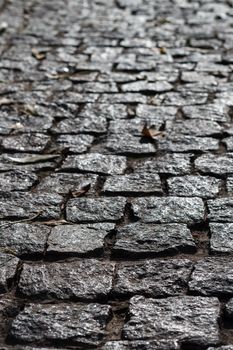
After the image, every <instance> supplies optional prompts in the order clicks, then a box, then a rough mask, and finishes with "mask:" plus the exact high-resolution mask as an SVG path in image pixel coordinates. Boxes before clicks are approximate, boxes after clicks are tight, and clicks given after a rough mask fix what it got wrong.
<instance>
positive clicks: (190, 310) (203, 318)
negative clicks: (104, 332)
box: [123, 296, 220, 346]
mask: <svg viewBox="0 0 233 350" xmlns="http://www.w3.org/2000/svg"><path fill="white" fill-rule="evenodd" d="M129 312H130V319H129V321H128V322H127V323H126V324H125V326H124V329H123V332H124V333H123V335H124V338H126V339H141V338H144V339H150V338H154V339H156V338H157V339H160V340H162V339H167V338H170V337H172V338H175V339H177V340H179V341H180V342H182V343H188V344H193V345H194V344H197V345H199V346H206V345H207V344H209V345H210V344H213V345H215V344H218V342H219V334H218V318H219V312H220V308H219V302H218V300H217V299H216V298H203V297H192V296H184V297H173V298H171V297H169V298H167V299H161V300H157V299H146V298H144V297H143V296H135V297H133V298H132V299H131V301H130V310H129ZM184 323H185V328H184V327H183V325H184Z"/></svg>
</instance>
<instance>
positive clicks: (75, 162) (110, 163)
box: [62, 153, 126, 175]
mask: <svg viewBox="0 0 233 350" xmlns="http://www.w3.org/2000/svg"><path fill="white" fill-rule="evenodd" d="M125 169H126V157H120V156H114V155H105V154H99V153H90V154H83V155H79V156H68V157H67V158H66V160H65V162H64V163H63V165H62V170H64V171H65V170H78V171H85V172H92V173H97V174H104V175H113V174H123V172H124V170H125Z"/></svg>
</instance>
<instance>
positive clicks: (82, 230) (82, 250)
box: [47, 223, 115, 255]
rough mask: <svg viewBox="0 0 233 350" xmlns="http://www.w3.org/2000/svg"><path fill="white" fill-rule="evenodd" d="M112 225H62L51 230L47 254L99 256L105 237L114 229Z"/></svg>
mask: <svg viewBox="0 0 233 350" xmlns="http://www.w3.org/2000/svg"><path fill="white" fill-rule="evenodd" d="M114 226H115V225H114V224H110V223H101V224H87V225H84V224H83V225H82V224H81V225H64V226H56V227H54V228H53V229H52V231H51V234H50V235H49V238H48V248H47V252H48V253H54V254H59V253H67V254H79V255H83V254H100V253H102V252H103V248H104V242H105V237H106V236H107V235H108V234H109V232H110V231H111V230H113V229H114Z"/></svg>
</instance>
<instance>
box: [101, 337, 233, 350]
mask: <svg viewBox="0 0 233 350" xmlns="http://www.w3.org/2000/svg"><path fill="white" fill-rule="evenodd" d="M129 349H131V350H141V349H145V350H180V345H179V344H178V342H177V341H176V340H172V339H167V340H166V339H162V340H135V341H127V340H118V341H117V340H116V341H108V342H107V343H105V345H104V346H102V347H101V350H129ZM226 350H227V349H226ZM229 350H231V349H229Z"/></svg>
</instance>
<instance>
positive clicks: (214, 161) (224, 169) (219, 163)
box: [195, 153, 233, 175]
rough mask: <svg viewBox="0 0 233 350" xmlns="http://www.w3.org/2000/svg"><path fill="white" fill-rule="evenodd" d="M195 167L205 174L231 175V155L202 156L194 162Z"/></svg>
mask: <svg viewBox="0 0 233 350" xmlns="http://www.w3.org/2000/svg"><path fill="white" fill-rule="evenodd" d="M195 167H196V169H197V170H199V171H201V172H202V173H207V174H216V175H224V174H233V153H225V154H222V155H215V154H204V155H202V156H200V157H198V158H197V159H196V160H195Z"/></svg>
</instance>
